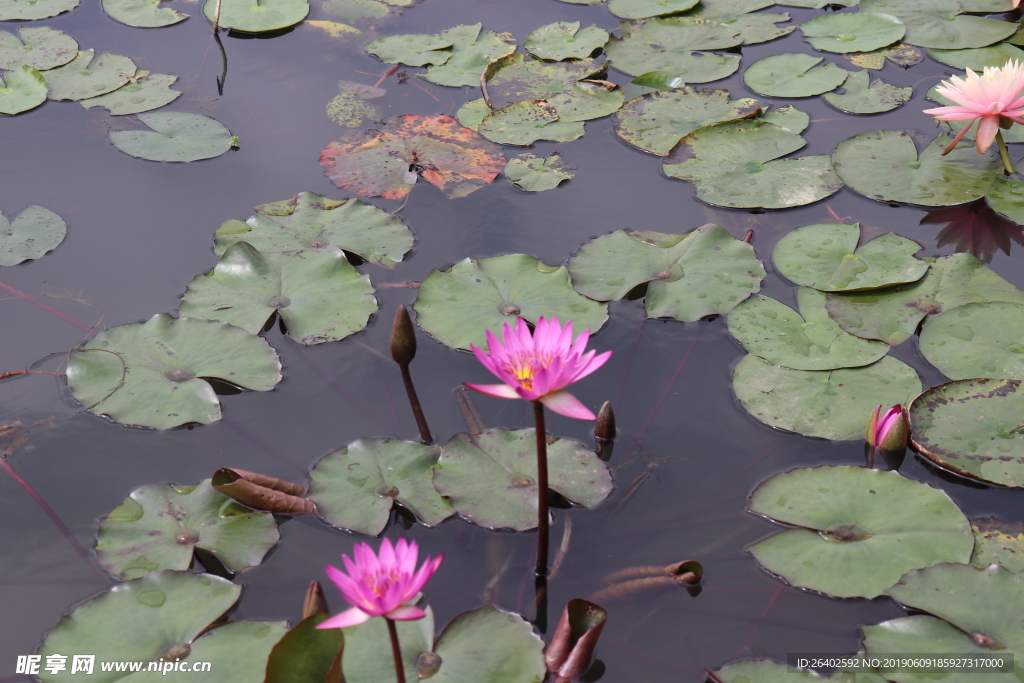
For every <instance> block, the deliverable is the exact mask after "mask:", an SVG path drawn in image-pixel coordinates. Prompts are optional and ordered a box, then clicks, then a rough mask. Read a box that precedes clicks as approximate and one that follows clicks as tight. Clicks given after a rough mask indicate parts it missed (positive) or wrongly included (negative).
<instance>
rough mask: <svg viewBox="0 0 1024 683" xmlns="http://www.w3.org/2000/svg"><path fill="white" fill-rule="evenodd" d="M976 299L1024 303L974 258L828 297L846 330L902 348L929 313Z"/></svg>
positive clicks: (957, 258) (947, 259)
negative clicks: (885, 284) (888, 284)
mask: <svg viewBox="0 0 1024 683" xmlns="http://www.w3.org/2000/svg"><path fill="white" fill-rule="evenodd" d="M978 301H1012V302H1016V303H1019V304H1024V292H1021V291H1020V290H1019V289H1017V288H1016V287H1014V286H1013V285H1012V284H1010V283H1009V282H1007V281H1006V280H1004V279H1003V278H1001V277H999V276H998V275H996V274H995V273H994V272H993V271H992V270H991V269H990V268H988V267H987V266H986V265H985V264H983V263H982V262H981V261H979V260H978V259H977V258H976V257H974V256H972V255H971V254H952V255H950V256H941V257H939V258H937V259H934V260H933V261H932V262H931V264H930V267H929V269H928V272H927V273H926V274H925V276H924V277H923V278H921V279H920V280H918V281H917V282H912V283H910V284H906V285H897V286H895V287H886V288H884V289H877V290H872V291H869V292H863V293H859V294H858V293H853V294H845V293H830V294H829V295H828V304H827V306H828V311H829V314H830V315H831V316H832V318H833V319H834V320H835V321H836V322H838V323H839V325H840V327H842V328H843V329H844V330H846V331H847V332H850V333H852V334H855V335H857V336H858V337H863V338H864V339H879V340H881V341H884V342H886V343H888V344H890V345H892V346H896V345H897V344H902V343H903V342H905V341H906V340H907V339H909V338H910V337H911V336H912V335H913V334H914V332H915V331H916V330H917V327H918V325H919V324H920V322H921V320H922V319H923V318H924V317H925V316H926V315H935V314H937V313H941V312H942V311H948V310H949V309H951V308H956V307H957V306H963V305H964V304H968V303H974V302H978Z"/></svg>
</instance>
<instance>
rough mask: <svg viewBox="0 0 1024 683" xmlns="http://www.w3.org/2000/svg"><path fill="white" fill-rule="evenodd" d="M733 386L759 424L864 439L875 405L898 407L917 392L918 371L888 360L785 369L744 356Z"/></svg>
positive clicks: (838, 438) (826, 436) (839, 438)
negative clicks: (835, 367) (838, 366)
mask: <svg viewBox="0 0 1024 683" xmlns="http://www.w3.org/2000/svg"><path fill="white" fill-rule="evenodd" d="M732 386H733V391H735V392H736V397H737V398H738V399H739V400H740V403H742V404H743V407H744V408H746V410H747V412H749V413H750V414H751V415H752V416H753V417H754V418H755V419H756V420H758V421H759V422H763V423H765V424H767V425H770V426H772V427H777V428H779V429H787V430H789V431H791V432H797V433H798V434H803V435H804V436H815V437H819V438H822V439H833V440H836V441H856V440H859V439H863V438H864V425H865V424H866V423H867V419H868V416H870V415H871V411H872V410H873V409H874V408H875V406H877V405H890V406H891V405H896V404H903V403H906V402H907V401H909V400H910V399H911V398H912V397H913V396H916V395H917V394H919V393H920V392H921V381H920V380H919V379H918V377H917V372H915V371H914V369H913V368H912V367H910V366H909V365H907V364H905V363H903V362H901V361H898V360H896V359H895V358H892V357H891V356H886V357H885V358H883V359H882V360H880V361H878V362H877V363H872V364H871V365H867V366H865V367H861V368H843V369H839V370H789V369H787V368H780V367H777V366H775V365H772V364H771V363H769V362H768V361H765V360H762V359H760V358H758V357H757V356H749V355H748V356H745V357H744V358H743V360H741V361H740V362H739V365H737V366H736V369H735V370H734V371H733V376H732Z"/></svg>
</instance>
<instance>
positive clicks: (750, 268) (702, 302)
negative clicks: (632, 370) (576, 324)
mask: <svg viewBox="0 0 1024 683" xmlns="http://www.w3.org/2000/svg"><path fill="white" fill-rule="evenodd" d="M568 268H569V272H570V274H571V275H572V281H573V287H575V288H576V290H577V291H579V292H582V293H583V294H586V295H587V296H589V297H590V298H592V299H597V300H598V301H617V300H619V299H621V298H622V297H624V296H626V294H628V293H629V291H630V290H631V289H633V288H634V287H636V286H637V285H641V284H644V283H645V282H646V283H649V284H648V285H647V295H646V300H645V302H644V305H645V307H646V309H647V317H649V318H661V317H672V318H676V319H677V320H682V321H684V322H693V321H695V320H699V319H700V318H703V317H704V316H707V315H715V314H721V313H728V312H729V311H730V310H732V308H733V307H734V306H735V305H736V304H737V303H739V302H740V301H743V300H744V299H746V298H747V297H748V296H750V295H751V294H752V293H754V292H756V291H757V290H759V289H760V288H761V280H763V279H764V276H765V271H764V266H763V265H762V264H761V261H760V260H759V259H758V258H757V254H756V253H754V249H753V247H751V246H750V245H749V244H747V243H746V242H743V241H742V240H738V239H736V238H735V237H733V236H732V235H730V234H729V232H728V231H727V230H726V229H725V228H722V227H721V226H718V225H705V226H702V227H700V228H697V229H696V230H694V231H692V232H689V233H687V234H685V235H668V234H664V233H659V232H654V231H650V230H618V231H616V232H613V233H611V234H609V235H603V236H601V237H598V238H597V239H595V240H592V241H591V242H588V243H587V244H584V245H583V246H582V247H580V250H579V251H578V252H576V254H575V255H573V257H572V258H571V259H569V264H568Z"/></svg>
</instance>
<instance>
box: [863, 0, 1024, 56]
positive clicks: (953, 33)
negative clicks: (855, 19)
mask: <svg viewBox="0 0 1024 683" xmlns="http://www.w3.org/2000/svg"><path fill="white" fill-rule="evenodd" d="M860 11H861V12H879V13H883V14H889V15H891V16H892V17H894V18H895V19H897V20H898V21H899V22H900V23H902V24H904V25H905V26H906V27H907V34H906V36H905V37H904V38H903V42H905V43H907V44H909V45H917V46H919V47H928V48H940V49H942V50H962V49H964V48H974V47H987V46H989V45H993V44H995V43H998V42H999V41H1001V40H1005V39H1006V38H1009V37H1010V36H1012V35H1013V34H1014V33H1015V32H1016V30H1017V25H1016V24H1014V23H1012V22H1006V21H1001V20H999V19H989V18H987V17H974V16H970V15H963V14H960V12H961V11H962V10H961V7H960V3H959V2H957V0H929V2H928V3H927V4H926V5H924V6H922V3H921V2H917V1H908V0H861V3H860Z"/></svg>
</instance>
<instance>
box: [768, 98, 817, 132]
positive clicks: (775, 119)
mask: <svg viewBox="0 0 1024 683" xmlns="http://www.w3.org/2000/svg"><path fill="white" fill-rule="evenodd" d="M761 120H762V121H767V122H768V123H774V124H775V125H776V126H778V127H779V128H781V129H783V130H788V131H789V132H790V133H796V134H797V135H799V134H800V133H803V132H804V131H805V130H807V126H809V125H810V124H811V117H810V116H809V115H808V114H807V113H806V112H803V111H800V110H799V109H797V108H796V107H794V106H793V105H792V104H787V105H784V106H781V107H776V108H773V109H770V110H769V111H768V113H767V114H762V115H761Z"/></svg>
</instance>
